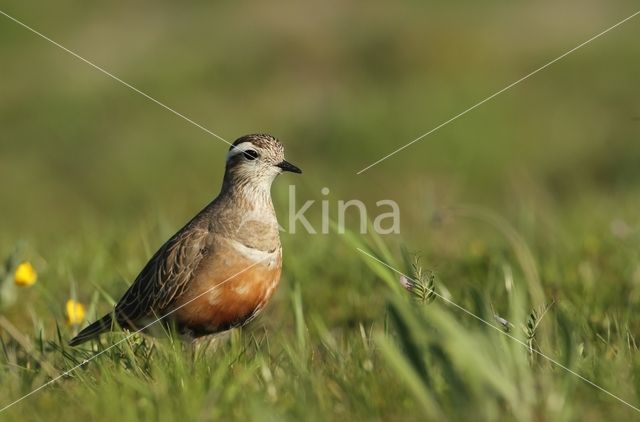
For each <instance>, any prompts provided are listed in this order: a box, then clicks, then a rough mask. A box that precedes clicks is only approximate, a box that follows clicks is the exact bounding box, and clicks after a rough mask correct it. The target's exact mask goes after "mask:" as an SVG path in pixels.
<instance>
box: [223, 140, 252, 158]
mask: <svg viewBox="0 0 640 422" xmlns="http://www.w3.org/2000/svg"><path fill="white" fill-rule="evenodd" d="M248 149H254V148H253V144H252V143H251V142H242V143H241V144H238V145H236V146H234V147H233V148H231V149H230V150H229V153H228V154H227V161H229V159H230V158H231V157H234V156H236V155H238V154H242V153H243V152H245V151H246V150H248Z"/></svg>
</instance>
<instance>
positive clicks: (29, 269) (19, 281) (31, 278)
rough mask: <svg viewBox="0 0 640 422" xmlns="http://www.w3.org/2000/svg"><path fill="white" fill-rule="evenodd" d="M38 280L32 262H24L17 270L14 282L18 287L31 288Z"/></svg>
mask: <svg viewBox="0 0 640 422" xmlns="http://www.w3.org/2000/svg"><path fill="white" fill-rule="evenodd" d="M37 279H38V273H37V272H36V269H35V268H33V265H31V263H30V262H27V261H25V262H22V263H20V265H18V268H16V274H15V276H14V282H15V283H16V285H18V286H31V285H33V284H34V283H35V282H36V280H37Z"/></svg>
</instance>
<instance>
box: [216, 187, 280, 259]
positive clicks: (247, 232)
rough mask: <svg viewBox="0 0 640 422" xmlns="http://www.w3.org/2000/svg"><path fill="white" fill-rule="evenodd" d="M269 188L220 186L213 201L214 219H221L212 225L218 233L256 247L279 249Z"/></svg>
mask: <svg viewBox="0 0 640 422" xmlns="http://www.w3.org/2000/svg"><path fill="white" fill-rule="evenodd" d="M269 187H270V184H269V185H265V184H256V183H233V184H231V185H223V189H222V191H221V192H220V195H219V196H218V198H216V200H215V201H214V204H215V205H214V207H215V209H216V210H217V211H216V212H215V218H216V220H217V221H224V224H222V225H221V224H217V225H216V226H215V230H216V231H217V232H218V233H219V235H221V236H222V237H224V238H226V239H228V240H233V241H237V242H240V243H242V244H243V245H245V246H247V247H249V248H253V249H257V250H262V251H273V250H276V249H277V248H279V247H280V233H279V226H278V220H277V218H276V213H275V210H274V208H273V202H272V201H271V192H270V189H269Z"/></svg>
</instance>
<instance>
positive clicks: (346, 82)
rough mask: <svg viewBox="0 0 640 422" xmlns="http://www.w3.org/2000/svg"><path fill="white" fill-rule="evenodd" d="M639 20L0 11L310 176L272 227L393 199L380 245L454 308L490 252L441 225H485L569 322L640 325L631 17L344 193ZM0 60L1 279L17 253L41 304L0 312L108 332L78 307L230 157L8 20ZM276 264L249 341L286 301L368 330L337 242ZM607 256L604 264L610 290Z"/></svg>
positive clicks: (357, 275) (484, 241)
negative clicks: (272, 149) (409, 254)
mask: <svg viewBox="0 0 640 422" xmlns="http://www.w3.org/2000/svg"><path fill="white" fill-rule="evenodd" d="M636 7H637V2H633V1H615V2H613V1H608V2H603V1H578V0H570V1H564V2H557V1H548V0H544V1H536V2H524V1H512V2H506V1H483V2H473V1H458V2H448V1H431V2H420V1H399V2H382V1H373V2H358V1H335V0H332V1H327V2H293V1H275V2H268V3H267V2H262V3H257V2H246V1H236V2H219V3H217V4H214V3H212V2H206V1H196V2H189V3H188V4H185V3H184V2H183V3H178V2H168V1H162V2H151V1H142V2H135V3H134V4H132V3H131V2H124V1H116V2H109V3H104V2H100V3H87V2H79V1H71V0H64V1H58V2H55V3H51V4H48V3H47V4H45V3H43V4H35V3H33V2H23V1H22V2H21V1H15V0H6V1H3V2H2V6H0V9H1V10H2V11H4V12H6V13H8V14H10V15H12V16H14V17H16V18H18V19H20V20H22V21H23V22H24V23H26V24H27V25H29V26H32V27H33V28H35V29H37V30H38V31H40V32H42V33H43V34H45V35H47V36H49V37H51V38H52V39H53V40H55V41H57V42H59V43H60V44H62V45H64V46H65V47H67V48H69V49H70V50H73V51H74V52H76V53H77V54H79V55H80V56H82V57H85V58H86V59H88V60H90V61H93V62H94V63H96V64H97V65H99V66H101V67H103V68H104V69H106V70H107V71H109V72H111V73H113V74H114V75H116V76H118V77H119V78H121V79H122V80H124V81H126V82H127V83H130V84H131V85H133V86H135V87H136V88H138V89H140V90H141V91H143V92H145V93H147V94H149V95H150V96H152V97H154V98H156V99H158V100H159V101H161V102H163V103H165V104H167V105H168V106H170V107H172V108H174V109H175V110H177V111H178V112H180V113H183V114H184V115H186V116H188V117H189V118H191V119H193V120H194V121H196V122H198V123H199V124H201V125H203V126H205V127H206V128H208V129H210V130H212V131H213V132H215V133H217V134H218V135H220V136H222V137H223V138H225V139H227V140H228V141H231V142H232V141H233V140H234V139H235V138H237V137H239V136H241V135H243V134H247V133H253V132H267V133H270V134H273V135H275V136H276V137H278V138H279V139H280V140H281V141H282V142H283V143H284V144H285V146H286V150H287V157H288V159H289V160H290V161H291V162H293V163H295V164H296V165H298V166H299V167H301V168H302V169H303V170H304V174H303V175H302V176H301V177H296V176H293V175H286V176H283V177H281V178H280V179H279V180H278V181H277V182H276V183H275V184H274V188H273V191H274V198H275V201H276V207H277V209H278V214H279V218H280V220H281V222H282V223H283V225H285V226H286V222H287V221H288V202H287V201H288V199H287V192H288V185H289V184H294V185H295V186H296V187H297V194H298V195H297V200H298V202H303V201H305V200H308V199H309V200H310V199H315V200H321V199H324V196H322V195H321V193H320V189H321V188H322V187H328V188H330V189H331V195H330V196H329V199H330V200H331V201H332V202H331V204H332V205H331V210H332V214H331V217H332V218H337V212H336V209H337V208H336V201H337V200H338V199H361V200H363V201H365V202H366V203H367V204H368V206H369V210H370V211H371V212H372V214H373V215H371V216H372V217H374V216H375V210H376V207H375V202H376V201H378V200H380V199H393V200H395V201H397V202H398V203H399V205H400V207H401V235H400V236H387V237H385V240H386V241H388V243H389V245H391V247H392V248H393V247H395V246H396V245H397V244H399V243H403V244H406V245H408V246H409V248H410V249H412V250H419V251H421V252H422V253H423V254H425V256H426V257H427V261H428V265H429V266H430V267H431V268H433V269H435V270H437V271H438V272H439V274H441V276H442V277H443V279H445V280H446V282H447V283H449V284H448V286H449V288H453V289H458V288H459V289H463V290H464V288H465V286H466V285H468V284H470V283H471V284H473V283H476V284H477V283H480V284H482V281H480V280H479V279H478V278H475V276H474V277H471V278H469V277H466V278H465V277H459V276H460V275H461V274H463V273H464V271H465V269H467V268H468V265H471V264H469V262H474V261H473V259H475V258H473V257H474V256H476V255H482V254H483V253H484V251H486V250H494V249H492V248H497V249H498V250H499V251H503V249H501V248H503V246H501V245H502V243H504V241H503V240H501V239H502V237H501V235H500V234H499V233H496V231H495V230H493V229H492V228H491V227H487V225H486V224H482V223H478V222H477V221H460V220H458V219H449V218H448V214H447V212H446V211H442V210H446V209H448V207H451V206H456V205H460V204H465V205H472V206H473V207H476V208H482V209H490V210H492V212H493V213H495V214H496V215H499V216H501V217H503V218H504V219H506V221H509V223H510V224H511V225H513V227H515V228H516V229H517V230H518V232H519V233H521V235H522V236H523V237H524V239H526V241H527V242H528V245H529V247H530V248H531V249H532V251H533V253H534V255H535V256H536V257H537V258H538V259H539V263H541V266H543V267H546V270H544V269H543V270H541V271H542V273H543V275H542V278H543V283H544V285H545V289H546V292H547V293H548V297H555V296H563V297H565V298H569V299H568V300H569V302H571V297H572V295H574V296H573V297H574V298H577V297H585V295H586V293H585V292H589V294H592V295H594V296H593V300H592V301H591V302H589V301H586V302H585V303H583V304H581V305H580V306H578V308H579V309H582V310H583V311H584V312H585V318H587V316H586V315H587V314H589V312H596V311H597V310H598V309H600V310H603V311H602V312H605V311H604V309H607V307H610V306H620V309H622V310H625V311H632V310H633V311H634V312H635V310H637V308H638V297H639V296H638V295H636V293H638V291H637V290H635V289H637V286H636V284H638V283H640V280H639V279H640V270H639V268H640V266H639V264H638V254H639V253H640V250H639V249H637V248H636V246H638V243H639V242H638V223H639V216H638V211H637V210H638V206H640V196H639V194H640V184H639V182H640V136H639V135H640V100H639V99H640V83H638V82H639V78H638V76H639V75H640V43H638V39H640V20H639V19H640V18H636V19H634V20H631V21H629V22H627V23H626V24H624V25H622V26H620V27H619V28H616V29H614V30H612V31H611V32H610V33H608V34H606V35H604V36H603V37H602V38H599V39H597V40H595V41H594V42H592V43H590V44H589V45H587V46H585V47H583V48H582V49H580V50H578V51H576V52H575V53H573V54H571V55H569V56H568V57H566V58H564V59H562V60H561V61H559V62H557V63H555V64H553V65H552V66H550V67H549V68H547V69H545V70H543V71H541V72H540V73H538V74H536V75H534V76H532V77H531V78H530V79H528V80H526V81H524V82H522V83H521V84H519V85H517V86H515V87H513V88H512V89H510V90H508V91H507V92H505V93H503V94H502V95H500V96H498V97H497V98H495V99H493V100H491V101H490V102H488V103H486V104H484V105H482V106H481V107H479V108H478V109H476V110H474V111H472V112H470V113H469V114H467V115H465V116H463V117H461V118H460V119H458V120H456V121H455V122H452V123H451V124H449V125H447V126H445V127H443V128H442V129H440V130H439V131H437V132H435V133H433V134H431V135H430V136H428V137H426V138H425V139H423V140H421V141H420V142H418V143H416V144H414V145H412V146H411V147H409V148H407V149H406V150H404V151H401V152H400V153H398V154H397V155H395V156H393V157H391V158H389V159H388V160H386V161H384V162H382V163H380V164H379V165H377V166H375V167H373V168H371V169H369V170H368V171H367V172H365V173H363V174H361V175H356V172H357V171H359V170H361V169H362V168H364V167H365V166H367V165H369V164H371V163H372V162H373V161H376V160H378V159H379V158H381V157H383V156H384V155H386V154H388V153H390V152H392V151H394V150H395V149H396V148H399V147H401V146H402V145H404V144H406V143H408V142H409V141H411V140H412V139H414V138H416V137H417V136H420V135H421V134H423V133H425V132H427V131H429V130H430V129H432V128H434V127H435V126H437V125H439V124H440V123H442V122H444V121H446V120H447V119H449V118H450V117H452V116H454V115H456V114H458V113H460V112H462V111H463V110H465V109H466V108H468V107H470V106H472V105H474V104H476V103H477V102H478V101H480V100H482V99H484V98H485V97H487V96H488V95H490V94H493V93H494V92H496V91H498V90H500V89H502V88H503V87H505V86H506V85H508V84H510V83H511V82H514V81H515V80H517V79H519V78H520V77H522V76H524V75H525V74H527V73H529V72H531V71H532V70H534V69H536V68H538V67H539V66H541V65H543V64H545V63H547V62H548V61H550V60H551V59H553V58H555V57H557V56H559V55H560V54H562V53H564V52H566V51H567V50H569V49H571V48H573V47H574V46H576V45H578V44H579V43H581V42H583V41H585V40H587V39H588V38H590V37H591V36H593V35H595V34H596V33H598V32H600V31H602V30H604V29H605V28H607V27H609V26H611V25H613V24H614V23H615V22H618V21H619V20H621V19H623V18H625V17H627V16H629V15H630V14H632V13H633V12H635V10H634V8H636ZM0 53H1V54H0V69H1V70H0V75H1V77H0V235H1V236H0V256H2V257H5V256H8V255H9V254H11V253H12V252H14V251H15V250H16V248H19V251H20V252H19V253H20V254H21V255H20V256H21V258H22V259H28V260H30V261H32V262H34V264H35V265H36V266H37V267H38V269H39V270H40V281H39V283H42V284H43V285H48V286H49V288H50V291H49V293H48V296H47V297H46V298H42V297H40V296H38V295H36V294H32V295H31V296H22V298H21V300H19V301H18V303H16V304H14V305H12V306H11V307H9V308H5V309H4V310H3V313H4V314H6V315H8V316H10V317H11V320H12V321H13V322H14V323H15V324H16V325H17V326H18V327H21V328H24V329H30V328H28V327H31V325H32V320H33V318H34V317H33V315H34V314H39V315H40V317H41V318H43V319H44V321H45V322H44V325H45V326H47V327H52V326H53V323H54V321H56V320H62V318H63V317H62V311H63V309H62V304H63V303H64V301H65V300H66V298H68V297H69V295H70V294H71V293H72V292H73V294H75V295H77V297H78V298H79V299H81V300H82V301H83V302H85V303H88V302H90V301H91V300H92V297H93V298H94V299H93V300H94V302H93V304H94V305H95V306H97V310H96V309H95V308H92V309H91V311H92V312H97V313H100V312H103V311H106V310H107V309H108V306H107V305H106V304H105V303H99V304H98V305H96V303H95V297H94V296H92V295H93V294H94V292H95V291H96V288H97V287H99V288H100V289H103V290H104V291H106V292H107V293H108V294H109V295H112V296H113V297H115V298H117V297H118V296H119V295H120V294H121V293H122V292H123V291H124V288H125V287H126V285H127V284H128V283H129V282H130V281H131V280H132V279H133V277H135V275H136V274H137V271H138V270H139V269H140V268H141V265H142V264H143V263H144V262H145V260H146V259H147V258H148V257H149V255H150V254H151V253H152V252H153V251H154V250H155V249H156V248H157V247H158V246H159V245H160V244H161V242H162V241H163V239H165V238H166V237H167V236H169V235H170V234H172V233H173V232H174V231H175V230H176V229H177V228H179V227H180V226H181V225H182V224H183V223H184V222H185V221H186V220H187V219H188V218H190V217H191V216H192V215H193V214H195V212H197V211H198V210H199V209H200V208H201V207H202V206H204V205H205V204H206V203H207V202H208V201H210V200H211V199H212V198H213V197H214V196H215V195H216V194H217V192H218V190H219V186H220V181H221V177H222V174H223V170H224V157H225V154H226V151H227V149H228V145H226V144H224V143H223V142H222V141H220V140H218V139H216V138H214V137H212V136H210V135H208V134H207V133H205V132H203V131H202V130H200V129H198V128H196V127H194V126H193V125H191V124H189V123H188V122H186V121H184V120H182V119H180V118H178V117H177V116H175V115H173V114H171V113H170V112H168V111H167V110H165V109H163V108H161V107H159V106H158V105H156V104H154V103H152V102H150V101H149V100H148V99H146V98H144V97H142V96H141V95H139V94H137V93H135V92H133V91H131V90H130V89H128V88H126V87H124V86H123V85H121V84H119V83H117V82H116V81H114V80H112V79H110V78H108V77H107V76H105V75H104V74H102V73H100V72H99V71H97V70H95V69H93V68H91V67H90V66H88V65H87V64H85V63H83V62H81V61H80V60H78V59H76V58H74V57H72V56H71V55H69V54H68V53H65V52H64V51H62V50H60V49H59V48H56V47H55V46H53V45H52V44H50V43H48V42H46V41H45V40H43V39H42V38H39V37H37V36H35V35H34V34H32V33H30V32H29V31H27V30H25V29H24V28H22V27H20V26H19V25H17V24H15V23H14V22H12V21H10V20H9V19H7V18H5V17H3V16H0ZM319 212H320V207H319V204H318V203H316V205H315V206H314V207H313V208H312V210H311V211H310V212H309V213H308V214H307V215H308V216H309V219H310V220H311V221H313V222H314V224H315V225H316V226H319V221H320V220H319ZM351 228H352V229H357V225H354V226H353V227H351ZM283 243H284V249H285V256H286V258H285V259H286V261H285V270H284V274H285V275H284V282H283V285H282V288H281V289H280V292H279V294H278V297H277V298H276V301H275V305H272V306H271V307H270V311H269V312H268V313H267V317H263V318H261V321H262V323H264V324H266V325H269V324H271V325H272V326H275V327H280V326H282V325H285V326H286V324H287V320H288V314H287V312H288V311H287V307H288V305H287V304H286V300H287V299H286V294H287V293H286V292H288V291H289V290H290V282H291V280H298V281H299V282H300V284H301V287H302V295H303V297H304V298H305V302H306V306H308V308H309V309H310V310H311V311H313V312H317V313H319V314H321V315H323V317H324V318H326V319H327V321H328V324H329V325H331V326H334V325H335V326H341V325H345V326H349V324H352V323H354V321H362V320H364V321H370V320H375V319H376V318H378V317H379V314H380V309H381V306H382V304H383V303H384V301H385V297H384V294H382V293H381V292H380V290H379V289H378V288H375V287H372V284H371V282H370V279H371V275H368V274H367V273H366V270H363V269H362V268H361V266H360V264H359V261H360V260H361V258H362V257H360V256H358V254H357V252H355V251H353V250H352V248H350V247H348V246H345V245H344V242H342V241H341V239H340V238H339V236H336V235H327V236H310V235H307V234H304V233H300V234H296V235H290V234H283ZM394 250H397V249H394ZM603 250H606V251H608V250H611V251H615V253H616V254H617V255H616V256H617V258H616V259H618V261H616V262H618V263H619V265H618V266H617V267H616V266H615V264H611V265H609V261H607V259H608V258H602V259H601V255H599V254H600V253H601V252H602V251H603ZM474 254H475V255H474ZM499 254H502V255H506V254H507V252H500V253H499ZM502 255H501V256H502ZM470 256H471V258H469V257H470ZM559 256H562V258H559ZM585 256H586V257H587V258H585ZM604 256H608V255H607V254H604ZM591 258H593V261H592V262H591V261H589V259H591ZM585 259H586V260H587V261H589V262H591V264H587V266H588V268H587V269H585V266H584V265H585V264H584V262H585ZM603 260H604V261H603ZM614 261H615V259H614ZM603 262H604V263H603ZM329 263H331V264H329ZM589 265H592V266H591V267H589ZM585 274H586V275H585ZM467 275H468V274H467ZM301 278H302V279H301ZM623 280H625V281H624V282H623ZM589 283H591V284H589ZM598 283H605V284H606V285H607V287H608V288H609V289H608V290H607V291H606V292H602V291H596V290H595V288H594V287H593V285H594V284H596V285H597V284H598ZM625 283H628V284H625ZM634 283H635V284H634ZM634 286H635V287H634ZM638 294H639V295H640V293H638ZM25 295H26V294H25ZM589 297H591V296H589ZM27 298H29V300H27ZM596 298H597V299H598V301H596ZM626 300H629V302H625V301H626ZM596 302H597V303H596ZM25 304H26V305H25ZM57 304H60V307H59V308H57V307H56V306H57ZM25 306H26V308H27V309H28V310H30V312H27V311H25V309H24V308H25ZM29 313H30V315H31V316H28V315H29ZM47 315H50V316H52V318H48V317H47ZM589 315H590V314H589ZM596 315H597V316H596V317H595V318H596V319H597V318H598V317H601V316H602V314H596ZM636 325H637V324H636ZM632 327H635V326H633V325H632ZM635 328H638V327H635ZM594 394H595V393H594Z"/></svg>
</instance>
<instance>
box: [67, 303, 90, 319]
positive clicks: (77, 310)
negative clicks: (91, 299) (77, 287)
mask: <svg viewBox="0 0 640 422" xmlns="http://www.w3.org/2000/svg"><path fill="white" fill-rule="evenodd" d="M66 308H67V312H66V313H67V324H69V325H78V324H81V323H82V321H84V315H85V313H86V311H85V309H84V305H83V304H82V303H80V302H76V301H75V300H73V299H69V300H67V305H66Z"/></svg>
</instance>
